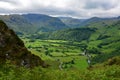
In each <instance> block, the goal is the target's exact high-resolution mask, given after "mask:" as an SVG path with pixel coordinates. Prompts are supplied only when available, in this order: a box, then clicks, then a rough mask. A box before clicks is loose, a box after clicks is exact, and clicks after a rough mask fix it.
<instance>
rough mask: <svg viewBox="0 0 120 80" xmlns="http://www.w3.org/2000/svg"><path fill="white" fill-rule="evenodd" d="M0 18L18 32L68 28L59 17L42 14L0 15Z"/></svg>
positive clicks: (30, 32)
mask: <svg viewBox="0 0 120 80" xmlns="http://www.w3.org/2000/svg"><path fill="white" fill-rule="evenodd" d="M0 19H1V20H3V21H4V22H5V23H6V24H7V25H8V27H10V28H11V29H13V30H14V31H15V32H17V33H19V34H24V33H27V34H28V33H29V34H32V33H36V32H49V31H55V30H60V29H64V28H68V26H66V25H65V24H64V23H63V22H62V21H61V20H60V19H59V18H55V17H50V16H47V15H42V14H22V15H18V14H12V15H0Z"/></svg>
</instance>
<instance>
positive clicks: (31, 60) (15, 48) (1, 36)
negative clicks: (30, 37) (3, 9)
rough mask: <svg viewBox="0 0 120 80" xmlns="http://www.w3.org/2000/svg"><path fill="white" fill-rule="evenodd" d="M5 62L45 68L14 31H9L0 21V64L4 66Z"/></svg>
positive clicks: (42, 62)
mask: <svg viewBox="0 0 120 80" xmlns="http://www.w3.org/2000/svg"><path fill="white" fill-rule="evenodd" d="M6 61H10V63H11V64H14V65H17V66H26V67H34V66H40V65H41V66H43V67H45V64H44V61H42V60H41V59H40V58H39V57H38V56H35V55H33V54H31V52H29V51H28V50H27V49H26V47H25V46H24V43H23V42H22V40H20V39H19V38H18V36H17V35H16V34H15V33H14V31H13V30H11V29H9V28H8V27H7V25H6V24H5V23H4V22H3V21H0V64H4V63H6Z"/></svg>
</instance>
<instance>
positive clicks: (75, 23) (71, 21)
mask: <svg viewBox="0 0 120 80" xmlns="http://www.w3.org/2000/svg"><path fill="white" fill-rule="evenodd" d="M58 18H59V19H60V20H61V21H62V22H63V23H65V24H66V25H67V26H69V27H70V28H77V27H80V26H81V25H82V23H83V22H84V21H85V20H86V19H76V18H72V17H58Z"/></svg>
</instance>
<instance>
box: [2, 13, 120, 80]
mask: <svg viewBox="0 0 120 80" xmlns="http://www.w3.org/2000/svg"><path fill="white" fill-rule="evenodd" d="M0 18H1V19H3V21H5V23H6V24H5V23H4V22H3V21H1V24H0V57H1V58H0V59H1V63H0V67H1V69H0V80H14V79H15V80H39V79H42V80H48V79H49V80H80V79H82V80H89V79H90V80H119V79H120V77H119V74H120V46H119V45H120V39H119V36H120V18H119V17H115V18H98V17H93V18H90V19H85V20H79V19H72V18H59V17H58V18H57V17H56V18H55V17H50V16H47V15H41V14H40V15H38V14H28V15H24V14H23V15H7V16H0ZM69 19H70V20H69ZM67 20H68V21H67ZM71 21H72V22H73V23H71ZM74 21H75V22H76V23H75V22H74ZM79 21H80V23H79ZM77 23H79V24H77ZM69 25H71V26H69ZM7 26H8V27H7ZM41 26H42V27H41ZM44 26H45V27H44ZM61 26H62V27H61ZM43 27H44V28H43ZM12 29H13V30H14V31H15V32H13V31H12ZM11 31H12V32H11Z"/></svg>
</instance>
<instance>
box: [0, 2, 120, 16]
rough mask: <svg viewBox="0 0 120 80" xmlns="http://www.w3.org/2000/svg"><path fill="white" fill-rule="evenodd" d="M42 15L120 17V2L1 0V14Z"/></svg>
mask: <svg viewBox="0 0 120 80" xmlns="http://www.w3.org/2000/svg"><path fill="white" fill-rule="evenodd" d="M13 13H14V14H15V13H17V14H18V13H19V14H21V13H40V14H47V15H52V16H67V17H77V18H90V17H114V16H120V0H0V14H13Z"/></svg>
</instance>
